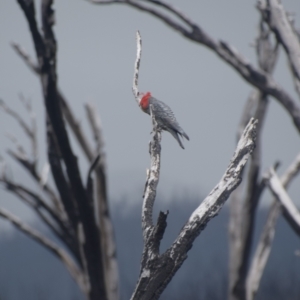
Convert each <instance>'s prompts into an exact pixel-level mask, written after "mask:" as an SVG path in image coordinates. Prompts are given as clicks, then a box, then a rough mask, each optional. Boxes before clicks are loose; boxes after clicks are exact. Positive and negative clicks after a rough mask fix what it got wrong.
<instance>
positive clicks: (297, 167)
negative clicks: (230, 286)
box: [246, 154, 300, 300]
mask: <svg viewBox="0 0 300 300" xmlns="http://www.w3.org/2000/svg"><path fill="white" fill-rule="evenodd" d="M299 172H300V154H298V156H297V157H296V159H295V160H294V161H293V162H292V164H291V165H290V167H289V168H288V169H287V170H286V172H285V173H284V174H283V175H282V177H281V179H280V181H281V184H282V186H283V187H284V188H287V187H288V185H289V184H290V183H291V181H292V179H293V178H294V177H295V176H296V175H297V174H298V173H299ZM280 212H281V205H280V203H279V202H278V201H276V200H275V199H274V201H273V202H272V204H271V207H270V210H269V214H268V218H267V221H266V224H265V226H264V229H263V231H262V234H261V236H260V240H259V242H258V245H257V248H256V251H255V254H254V256H253V259H252V263H251V267H250V269H249V273H248V276H247V284H246V286H247V289H246V291H247V292H246V297H247V298H246V299H247V300H253V299H254V298H255V295H256V293H257V291H258V288H259V285H260V281H261V277H262V275H263V272H264V269H265V266H266V264H267V261H268V258H269V255H270V252H271V248H272V243H273V240H274V236H275V225H276V222H277V219H278V216H279V214H280Z"/></svg>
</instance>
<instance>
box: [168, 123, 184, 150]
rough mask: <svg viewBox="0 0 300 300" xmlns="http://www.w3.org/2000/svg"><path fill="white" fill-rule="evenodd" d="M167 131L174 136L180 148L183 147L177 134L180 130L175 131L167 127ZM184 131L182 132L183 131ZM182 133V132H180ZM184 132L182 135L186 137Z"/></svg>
mask: <svg viewBox="0 0 300 300" xmlns="http://www.w3.org/2000/svg"><path fill="white" fill-rule="evenodd" d="M168 131H169V132H170V133H171V134H172V135H173V137H174V138H175V140H176V141H177V142H178V144H179V146H180V147H181V148H182V149H184V146H183V144H182V142H181V140H180V138H179V134H180V135H181V134H182V133H181V132H177V131H175V130H174V129H171V128H169V129H168ZM183 133H184V132H183ZM184 134H185V133H184ZM182 135H183V134H182ZM186 136H187V135H186V134H185V135H184V137H185V138H186ZM187 139H189V138H188V136H187Z"/></svg>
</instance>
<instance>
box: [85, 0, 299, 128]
mask: <svg viewBox="0 0 300 300" xmlns="http://www.w3.org/2000/svg"><path fill="white" fill-rule="evenodd" d="M90 2H92V3H95V4H113V3H117V4H126V5H129V6H132V7H134V8H136V9H138V10H141V11H144V12H147V13H149V14H151V15H153V16H155V17H156V18H158V19H159V20H161V21H163V22H164V23H166V24H167V25H168V26H169V27H171V28H172V29H174V30H175V31H177V32H179V33H180V34H182V35H183V36H184V37H186V38H187V39H189V40H191V41H194V42H197V43H198V44H202V45H204V46H206V47H208V48H209V49H210V50H212V51H213V52H215V53H216V54H217V55H218V56H219V57H220V58H221V59H222V60H224V61H225V62H227V63H228V64H229V65H230V66H232V67H233V68H234V69H235V70H236V71H237V72H238V73H239V74H240V75H241V76H242V77H243V78H244V79H245V80H246V81H247V82H249V83H250V84H252V85H253V86H255V87H256V88H258V89H260V90H261V91H262V92H263V93H266V94H270V95H272V96H273V97H274V98H275V99H277V100H278V102H279V103H280V104H281V105H283V106H284V108H285V109H286V110H287V112H288V113H289V115H290V116H291V118H292V120H293V122H294V124H295V126H296V128H297V129H298V131H299V132H300V107H299V106H298V105H297V104H296V102H295V101H294V99H293V98H292V97H291V95H289V94H288V93H287V92H286V91H285V90H284V89H283V88H282V87H281V86H280V85H279V84H278V83H277V82H276V81H275V80H274V79H273V77H272V76H271V75H269V74H267V73H266V72H264V71H261V70H258V69H257V68H255V67H254V66H252V65H251V64H250V62H249V61H247V60H246V59H245V58H243V57H242V55H241V54H240V53H238V51H237V50H236V49H235V48H234V47H232V46H231V45H229V44H228V43H226V42H225V41H215V40H214V39H213V38H212V37H210V36H209V35H208V34H207V33H206V32H205V31H204V30H203V29H202V28H201V27H200V26H199V25H197V24H195V23H192V24H193V26H191V25H190V26H189V28H188V29H187V28H185V27H184V26H182V25H181V24H180V23H178V22H176V21H174V20H173V19H172V17H169V16H168V15H166V14H163V13H161V12H160V11H159V10H156V9H153V8H152V7H149V6H146V5H142V4H141V1H134V0H115V1H101V0H90ZM159 2H160V3H156V2H154V1H151V4H153V6H161V3H162V1H159ZM169 12H170V13H171V10H169ZM173 14H174V13H173ZM171 15H172V14H171Z"/></svg>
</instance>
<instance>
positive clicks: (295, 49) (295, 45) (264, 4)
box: [257, 0, 300, 96]
mask: <svg viewBox="0 0 300 300" xmlns="http://www.w3.org/2000/svg"><path fill="white" fill-rule="evenodd" d="M257 7H258V9H259V10H260V12H261V14H262V17H263V18H264V20H265V21H266V22H267V23H268V24H269V27H270V29H271V30H272V31H273V32H274V34H275V35H276V37H277V40H278V41H279V42H280V43H281V44H282V46H283V48H284V50H285V52H286V55H287V57H288V60H289V63H290V67H291V71H292V74H293V77H294V81H295V87H296V91H297V93H298V95H299V96H300V41H299V39H298V36H297V33H296V32H295V30H294V29H293V26H292V24H291V22H290V20H289V18H288V16H287V14H286V12H285V10H284V7H283V5H282V4H281V2H280V1H279V0H268V1H263V0H260V1H258V4H257Z"/></svg>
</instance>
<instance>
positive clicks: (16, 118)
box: [0, 99, 34, 139]
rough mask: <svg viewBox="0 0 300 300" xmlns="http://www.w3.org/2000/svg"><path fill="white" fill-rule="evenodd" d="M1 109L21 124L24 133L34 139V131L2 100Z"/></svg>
mask: <svg viewBox="0 0 300 300" xmlns="http://www.w3.org/2000/svg"><path fill="white" fill-rule="evenodd" d="M0 107H1V108H2V109H3V110H4V111H5V112H6V113H7V114H8V115H10V116H12V117H13V118H14V119H15V120H16V121H17V122H18V123H19V124H20V126H21V128H22V129H23V130H24V132H25V133H26V134H27V135H28V137H29V138H30V139H33V138H34V132H33V130H32V129H31V128H30V127H29V126H28V125H27V124H26V122H25V121H24V120H23V119H22V118H21V116H20V115H19V114H18V113H17V112H15V111H14V110H13V109H11V108H9V107H8V106H7V105H6V104H5V102H4V101H3V100H2V99H0Z"/></svg>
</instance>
